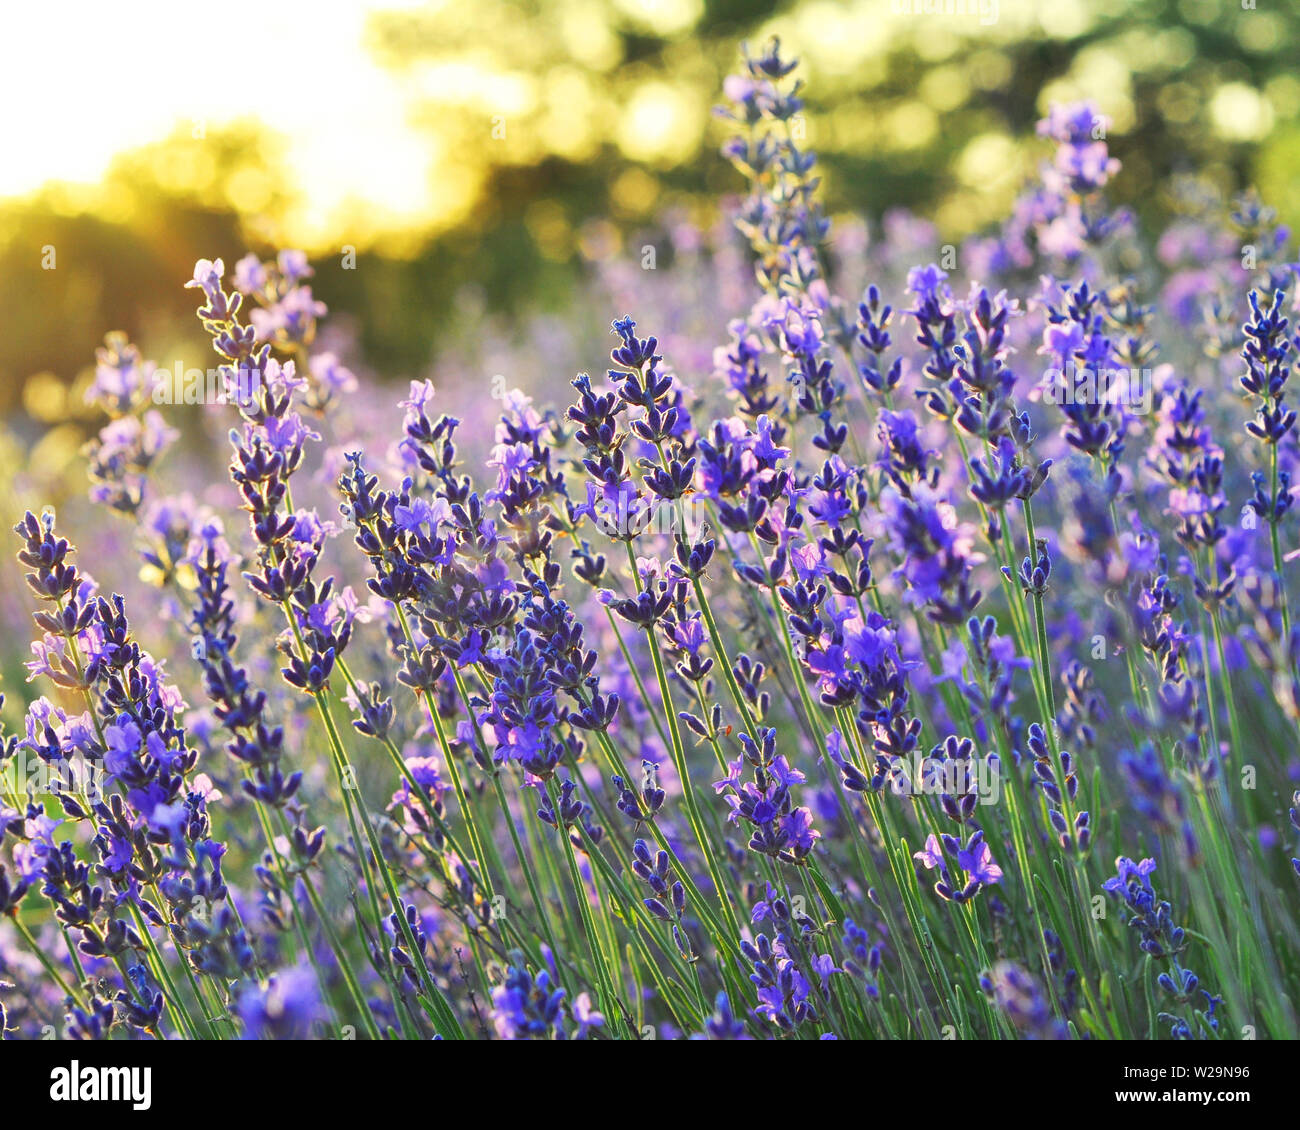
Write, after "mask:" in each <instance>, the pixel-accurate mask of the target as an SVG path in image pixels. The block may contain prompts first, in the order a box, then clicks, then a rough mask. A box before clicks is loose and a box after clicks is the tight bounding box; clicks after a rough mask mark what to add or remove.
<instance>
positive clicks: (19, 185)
mask: <svg viewBox="0 0 1300 1130" xmlns="http://www.w3.org/2000/svg"><path fill="white" fill-rule="evenodd" d="M403 6H412V0H314V2H313V0H207V2H204V0H0V44H3V45H4V50H3V53H2V54H0V196H13V195H21V194H25V193H27V192H30V191H32V190H33V189H36V188H38V187H40V185H42V184H43V183H45V182H46V181H49V180H67V181H74V182H85V183H93V182H95V181H97V180H99V178H100V176H101V175H102V174H103V172H104V171H105V169H106V168H107V166H108V164H109V162H110V160H111V158H112V157H113V155H114V154H115V153H117V152H119V151H121V150H123V149H129V148H132V147H133V146H137V145H143V144H147V143H149V142H153V141H157V140H160V139H161V138H163V137H165V136H166V135H167V134H168V133H169V132H170V131H171V130H172V128H173V127H174V125H175V124H176V123H177V122H178V121H179V122H183V123H185V124H186V125H187V126H189V127H190V128H192V125H191V123H193V122H196V121H202V122H205V123H206V124H207V126H208V127H211V126H214V125H220V124H222V123H225V122H229V121H232V120H234V119H237V118H241V117H244V118H247V117H249V116H254V117H256V118H258V119H260V120H261V121H262V122H263V123H265V124H266V125H267V126H269V127H271V128H272V129H274V130H276V131H278V132H280V133H282V134H283V135H285V136H286V137H287V138H288V142H289V153H288V157H289V161H290V168H291V169H292V170H293V173H294V175H295V177H296V179H297V184H296V185H295V187H296V188H298V189H299V190H301V191H303V192H305V194H306V206H307V215H306V217H305V220H306V222H307V224H308V225H309V226H315V225H322V226H323V225H324V223H325V221H326V218H327V217H328V215H329V214H330V212H331V211H332V210H333V209H335V208H336V207H337V206H338V205H340V204H341V203H342V202H343V201H345V200H348V199H349V198H351V199H353V200H359V201H364V202H366V203H367V204H369V205H371V206H373V207H376V208H378V209H379V210H381V211H382V212H385V213H391V214H392V216H393V218H394V219H398V218H400V217H403V216H411V217H414V216H420V215H422V214H423V213H424V212H425V210H426V208H427V205H428V183H429V181H428V177H429V169H430V160H431V151H430V146H429V139H428V137H427V136H425V137H424V138H420V137H419V136H418V135H417V134H415V133H413V132H412V131H410V130H409V129H408V128H407V127H406V126H405V124H404V118H403V114H404V106H405V101H404V99H403V97H402V93H401V86H400V85H399V80H398V79H397V78H395V77H394V76H392V75H390V74H389V73H388V72H386V71H384V70H382V69H381V68H380V67H378V66H376V65H375V64H374V63H373V62H372V61H371V59H370V57H369V55H368V53H367V52H366V50H365V47H364V44H363V29H364V25H365V20H366V16H367V14H368V13H369V12H371V11H374V10H376V9H393V8H400V7H403ZM214 12H216V13H220V15H219V17H218V19H217V20H216V21H215V23H216V26H215V27H209V26H205V25H207V24H211V23H213V22H214V21H213V20H212V17H211V15H210V13H214Z"/></svg>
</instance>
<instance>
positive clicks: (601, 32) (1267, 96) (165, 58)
mask: <svg viewBox="0 0 1300 1130" xmlns="http://www.w3.org/2000/svg"><path fill="white" fill-rule="evenodd" d="M1244 2H1245V3H1247V4H1251V5H1252V6H1251V7H1248V8H1243V6H1242V4H1243V0H1137V2H1133V0H997V2H996V3H994V2H993V0H986V3H985V5H984V7H982V8H981V7H979V6H978V4H977V3H975V0H971V2H970V3H969V4H968V3H967V2H966V0H857V2H843V3H837V2H831V0H787V2H776V0H545V2H532V0H475V2H474V3H472V4H465V3H458V2H447V3H432V4H410V3H403V2H402V0H365V2H358V3H350V4H349V3H338V4H320V3H299V2H296V0H281V2H277V3H274V4H266V3H262V2H254V0H229V2H227V3H224V4H222V5H221V6H220V7H219V8H214V7H212V6H207V5H177V4H173V3H171V2H170V0H160V2H156V3H155V2H152V0H149V2H135V3H124V4H116V5H100V4H90V3H85V4H67V3H61V4H46V5H10V6H7V8H6V12H5V14H4V15H3V16H2V17H0V20H2V21H3V22H4V23H5V24H6V25H7V26H6V27H5V28H4V32H3V35H4V39H5V41H6V42H7V43H9V44H10V45H11V47H13V48H14V49H13V50H12V51H11V52H10V53H9V59H8V61H7V63H6V65H5V66H4V67H3V68H0V94H2V95H3V98H2V99H0V105H3V107H4V109H3V111H0V113H2V114H3V119H4V138H5V146H4V158H3V161H0V318H2V319H3V326H4V330H3V333H0V404H2V405H3V409H4V416H3V419H4V424H3V433H2V434H0V454H3V455H4V456H5V459H4V465H5V470H4V471H3V472H0V475H2V476H3V480H2V483H3V486H4V488H5V494H6V496H8V495H10V494H16V495H17V496H19V497H17V498H10V499H8V501H10V502H11V503H28V502H31V501H33V500H35V501H38V502H39V501H53V502H57V501H59V499H58V497H57V495H58V494H60V493H61V492H64V491H68V490H71V489H77V490H80V489H81V483H82V482H83V480H80V479H79V478H78V477H77V476H76V475H71V474H65V471H67V470H68V469H70V468H72V467H74V466H75V463H76V461H77V460H78V459H79V456H78V449H79V446H80V444H81V442H82V441H83V440H84V438H85V436H86V435H87V434H88V433H89V432H90V431H92V430H93V429H94V428H95V427H97V426H98V424H99V423H100V422H102V421H100V420H97V419H96V418H95V417H94V415H93V414H92V413H90V411H89V410H88V409H87V408H86V407H85V405H84V401H83V397H82V390H83V389H84V387H85V384H86V382H87V381H88V380H89V376H90V372H91V369H92V366H93V352H94V349H95V347H96V346H97V345H98V344H99V343H100V341H101V340H102V337H103V334H104V332H105V331H106V330H109V329H121V330H124V331H126V332H127V333H128V334H129V335H130V336H131V337H132V338H133V339H135V340H136V341H137V342H138V343H139V344H140V346H141V348H142V350H143V352H144V354H145V355H146V356H149V357H155V358H160V359H161V360H162V361H163V363H165V364H168V365H170V364H171V363H172V362H173V360H174V359H179V360H181V361H182V363H183V364H184V365H186V366H190V365H198V366H206V365H208V364H209V363H210V361H209V357H208V351H207V347H206V345H205V343H204V342H203V340H202V338H201V336H200V331H199V327H198V326H197V323H196V321H195V319H194V317H193V308H194V303H193V296H192V294H190V293H188V292H186V291H184V290H183V289H181V283H182V282H183V281H184V280H185V279H186V278H187V277H188V276H189V274H190V271H191V268H192V265H193V263H194V261H195V260H196V259H197V258H199V257H212V258H215V257H217V256H222V257H224V258H225V261H226V263H227V265H230V264H233V262H234V261H235V260H236V259H237V258H239V256H240V255H241V254H243V253H244V252H245V251H247V250H250V249H251V250H254V251H257V252H259V253H262V254H264V255H270V254H271V253H273V252H274V250H275V249H276V248H279V247H283V246H294V247H301V248H304V249H306V250H307V251H308V252H309V253H310V254H311V255H312V258H313V261H314V262H315V264H316V268H317V277H316V279H315V280H314V282H315V290H316V293H317V296H318V297H320V298H323V299H324V300H325V301H327V302H328V304H329V306H330V309H331V318H330V324H331V326H333V327H334V332H336V333H339V334H340V340H342V339H343V337H344V336H345V337H346V342H347V348H346V352H347V353H348V355H349V359H350V362H351V363H352V364H353V365H354V366H357V367H364V370H365V372H366V374H367V376H369V377H372V378H374V379H377V380H392V381H394V382H397V381H400V380H402V379H404V378H408V377H415V376H423V375H425V374H426V373H427V372H428V371H430V369H431V366H434V365H435V364H437V363H438V361H439V359H440V358H441V359H442V361H443V365H442V368H441V370H440V371H441V372H442V374H443V379H444V380H445V379H447V373H448V372H451V373H452V377H453V379H454V375H455V372H456V371H457V366H458V365H459V367H460V369H461V370H463V374H464V377H465V379H467V380H469V379H486V374H487V373H488V372H491V371H492V370H491V364H492V360H491V358H484V357H483V356H482V352H483V343H482V341H481V337H482V334H483V327H484V326H485V325H487V324H490V325H491V327H492V333H493V335H494V337H495V339H497V340H502V339H507V340H508V339H509V338H510V336H511V335H512V334H513V333H515V332H516V330H517V329H518V328H520V327H524V326H531V327H533V328H534V329H535V326H536V319H537V318H538V317H553V318H559V319H562V320H563V322H564V323H565V325H566V326H568V327H569V329H571V330H572V331H573V332H574V333H576V334H577V335H578V337H579V339H580V338H581V337H582V335H583V334H589V335H591V336H592V340H596V339H597V338H598V337H599V335H600V334H601V333H602V332H603V329H604V327H606V326H607V324H608V320H609V318H610V316H611V309H610V308H605V306H604V305H602V304H601V303H599V302H594V303H593V302H589V301H587V302H575V301H574V296H575V295H577V294H580V293H582V292H583V291H582V288H583V287H584V286H587V287H588V288H589V287H590V283H591V279H592V278H593V277H597V278H599V270H600V268H601V265H602V264H605V265H608V264H609V263H610V262H612V261H618V260H620V259H627V260H628V261H629V262H636V261H637V260H638V259H639V258H640V256H641V255H642V249H643V248H645V247H647V246H652V247H655V248H656V251H657V256H658V258H657V262H656V264H655V265H656V269H657V271H658V272H661V277H660V278H659V279H657V280H656V281H657V282H658V283H659V284H660V285H671V281H670V280H671V272H672V266H673V254H674V252H675V250H676V249H679V248H680V247H681V239H673V238H671V237H670V236H665V233H666V232H667V233H671V232H672V231H673V230H674V229H677V230H679V231H680V230H683V229H684V228H690V229H691V230H696V231H701V232H709V231H713V230H715V229H717V228H719V226H720V225H719V218H720V217H721V216H723V215H725V204H726V198H727V197H728V195H729V194H732V193H735V192H736V191H737V189H738V188H739V184H738V181H737V177H736V175H735V173H734V171H733V170H732V169H731V168H730V166H728V165H727V163H726V162H725V161H724V160H723V159H722V158H721V157H720V156H719V155H718V153H717V148H718V144H719V142H720V140H721V138H722V136H723V132H724V130H723V126H722V124H721V123H720V122H718V121H717V120H716V119H715V118H714V117H713V116H712V114H711V108H712V106H713V105H714V104H715V102H717V101H718V99H719V92H720V87H721V83H722V80H723V77H724V76H725V75H726V74H727V73H728V72H729V71H730V70H733V69H734V68H735V66H736V63H737V59H738V52H737V45H738V42H739V41H741V40H750V41H758V40H760V39H763V38H766V37H767V36H768V35H771V34H779V35H780V36H781V37H782V38H783V40H784V42H785V43H786V44H787V46H788V48H789V49H790V50H791V51H792V52H793V53H795V54H797V55H799V56H800V57H801V58H802V59H803V61H804V64H805V67H806V74H807V78H808V81H809V87H808V108H807V113H806V122H807V132H808V136H807V144H808V145H809V146H810V147H811V148H813V149H814V150H815V151H816V152H817V153H818V155H819V157H820V161H821V167H822V172H823V175H824V178H825V192H826V199H827V203H828V206H829V210H830V212H831V214H832V217H833V218H836V219H839V220H842V219H843V218H844V217H845V216H847V215H855V216H857V217H860V218H861V220H862V221H865V226H863V224H861V223H859V224H848V225H845V224H844V223H840V224H837V229H836V230H837V231H838V232H839V233H840V238H857V239H859V240H862V239H870V238H871V236H872V233H873V232H874V231H878V230H879V229H880V226H881V225H882V224H895V225H897V224H900V223H905V222H908V221H907V216H906V214H905V213H904V212H902V211H900V209H906V210H908V211H909V212H910V213H914V214H916V215H918V216H920V217H924V218H925V219H927V220H929V221H930V222H931V226H929V227H926V226H922V227H921V228H920V229H918V230H919V231H920V233H921V234H920V235H919V236H918V239H919V240H920V241H921V242H926V241H933V242H934V243H935V245H936V246H935V248H934V249H933V251H931V252H929V253H928V255H927V253H926V249H925V248H923V247H922V248H918V249H917V255H918V258H925V257H935V256H936V255H937V253H938V246H939V245H941V244H943V243H949V242H951V243H957V242H959V241H960V240H961V239H962V238H963V237H964V236H967V235H969V234H970V233H972V232H977V231H979V230H980V229H982V228H985V227H988V226H989V225H991V224H992V223H993V222H995V221H996V220H997V219H998V218H1000V217H1002V216H1004V215H1005V214H1006V211H1007V209H1008V207H1009V205H1010V202H1011V200H1012V199H1013V197H1014V196H1015V194H1016V192H1017V190H1018V189H1019V188H1020V187H1021V185H1022V184H1023V183H1024V181H1025V179H1026V178H1027V177H1028V176H1030V175H1031V174H1032V173H1033V170H1034V168H1035V167H1036V164H1037V162H1038V161H1039V160H1040V159H1041V158H1042V156H1043V153H1044V149H1043V146H1042V143H1041V142H1039V141H1037V140H1036V139H1035V138H1034V133H1033V125H1034V122H1035V121H1036V120H1037V119H1038V118H1039V117H1041V116H1042V114H1043V112H1044V111H1045V110H1046V108H1047V105H1048V104H1049V103H1050V102H1051V101H1053V100H1065V99H1073V98H1082V97H1087V98H1091V99H1093V100H1095V101H1096V102H1097V103H1098V105H1099V106H1100V107H1101V109H1102V110H1103V112H1104V113H1106V114H1108V115H1109V116H1110V117H1111V119H1112V122H1113V127H1112V132H1111V136H1110V139H1109V140H1110V145H1111V151H1112V153H1114V154H1115V155H1116V156H1118V157H1119V158H1120V159H1121V161H1122V162H1123V165H1124V174H1123V176H1122V177H1121V178H1120V179H1119V180H1118V181H1116V182H1115V185H1114V189H1115V191H1114V193H1113V198H1114V200H1115V201H1116V202H1118V203H1127V204H1129V205H1130V206H1132V207H1133V208H1134V209H1135V211H1136V212H1137V214H1138V216H1139V218H1140V220H1141V223H1142V226H1143V228H1144V229H1145V230H1146V231H1147V232H1158V231H1159V230H1161V229H1162V227H1163V226H1164V225H1165V224H1166V223H1167V222H1168V220H1169V219H1170V218H1171V217H1172V215H1173V214H1174V213H1175V212H1176V211H1177V209H1178V208H1179V207H1180V206H1181V204H1180V201H1183V200H1185V199H1186V198H1187V196H1188V178H1189V177H1191V176H1193V175H1194V176H1195V177H1196V178H1197V191H1198V192H1200V191H1210V192H1212V193H1217V194H1218V195H1220V196H1226V195H1229V194H1231V193H1232V192H1234V191H1235V190H1237V189H1238V188H1240V187H1242V186H1244V185H1246V184H1251V183H1253V184H1255V185H1257V186H1258V187H1259V190H1260V192H1261V194H1262V195H1263V197H1264V198H1265V199H1266V200H1267V201H1268V202H1269V203H1271V204H1272V205H1274V206H1275V207H1276V208H1278V209H1279V211H1280V213H1281V215H1282V217H1283V218H1284V219H1294V218H1297V217H1300V182H1297V181H1296V179H1295V178H1294V177H1293V176H1292V175H1291V173H1290V170H1293V169H1294V168H1295V167H1296V164H1297V157H1300V76H1298V75H1297V74H1296V73H1294V60H1295V58H1296V56H1297V50H1298V49H1300V8H1298V7H1297V3H1296V0H1244ZM926 5H928V7H926ZM56 45H57V46H56ZM1193 195H1194V194H1193ZM846 233H847V234H846ZM663 272H667V273H668V277H667V279H665V278H663V277H662V273H663ZM612 304H613V299H612V298H611V305H612ZM529 332H530V333H531V332H532V330H530V331H529ZM718 334H719V336H720V337H721V334H722V327H721V326H719V327H718ZM340 348H343V347H342V346H341V347H340ZM568 352H573V350H571V349H570V350H569V351H568ZM600 356H601V354H600V353H599V352H596V353H594V354H593V355H592V357H591V358H590V359H589V361H587V362H585V363H584V364H582V365H581V366H580V367H584V368H585V367H587V364H590V365H592V366H596V367H598V366H599V365H600ZM448 358H451V359H454V363H448ZM362 359H364V360H362ZM541 360H542V361H543V362H544V361H545V360H546V359H541ZM551 360H552V361H553V363H554V364H555V366H556V367H557V368H560V369H562V368H563V366H566V365H568V364H569V363H570V361H572V360H573V358H571V357H570V356H568V355H566V351H564V350H559V351H557V356H556V357H554V358H553V359H551ZM579 360H581V359H579ZM540 367H544V364H543V365H541V366H540ZM571 375H572V373H571V371H570V372H566V371H558V372H556V373H555V380H556V382H557V387H559V388H563V385H562V384H561V383H560V382H561V381H563V380H567V379H568V377H569V376H571ZM510 379H511V380H512V382H513V380H514V375H511V378H510ZM69 484H71V485H69ZM10 508H11V509H12V508H13V507H12V506H11V507H10Z"/></svg>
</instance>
